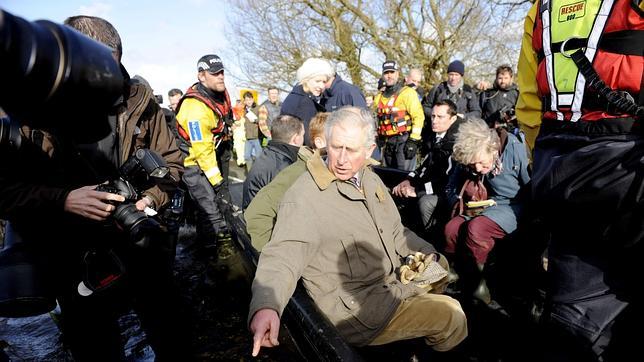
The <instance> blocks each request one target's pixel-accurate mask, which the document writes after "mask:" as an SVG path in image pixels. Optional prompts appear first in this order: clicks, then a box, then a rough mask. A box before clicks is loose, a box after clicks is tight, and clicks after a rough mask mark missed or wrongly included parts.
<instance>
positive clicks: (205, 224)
mask: <svg viewBox="0 0 644 362" xmlns="http://www.w3.org/2000/svg"><path fill="white" fill-rule="evenodd" d="M183 182H184V183H185V184H186V187H187V188H188V193H189V194H190V198H192V200H193V202H194V204H195V206H196V209H197V210H196V211H197V234H198V235H199V238H201V239H202V240H204V241H206V242H212V243H214V242H216V241H217V234H219V233H221V232H223V231H224V230H225V229H226V221H225V219H224V215H223V213H222V212H221V210H220V209H219V203H218V198H221V197H222V196H221V194H222V193H226V192H227V189H225V186H224V184H225V183H226V181H225V180H224V181H223V182H222V183H221V184H220V185H217V186H212V185H211V184H210V181H208V178H207V177H206V175H205V174H204V173H203V171H202V170H201V169H200V168H199V167H198V166H188V167H186V168H185V171H184V173H183Z"/></svg>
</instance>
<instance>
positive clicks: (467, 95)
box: [422, 82, 481, 124]
mask: <svg viewBox="0 0 644 362" xmlns="http://www.w3.org/2000/svg"><path fill="white" fill-rule="evenodd" d="M445 99H449V100H450V101H452V102H454V104H456V112H457V113H462V114H463V115H465V118H470V117H476V118H480V117H481V107H480V106H479V98H478V96H477V95H476V93H474V90H473V89H472V87H470V86H469V85H467V84H463V88H461V89H460V90H459V92H457V93H451V92H450V91H449V88H448V87H447V82H442V83H441V84H439V85H437V86H436V87H434V88H432V90H431V91H429V93H428V94H427V96H425V98H424V99H423V102H422V103H423V110H424V111H425V119H426V120H431V116H432V108H434V104H436V102H438V101H442V100H445ZM425 124H427V122H425Z"/></svg>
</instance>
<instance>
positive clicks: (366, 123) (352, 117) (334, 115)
mask: <svg viewBox="0 0 644 362" xmlns="http://www.w3.org/2000/svg"><path fill="white" fill-rule="evenodd" d="M348 124H354V125H358V126H360V128H362V129H363V131H364V134H365V144H364V146H365V147H366V148H369V147H371V145H373V144H374V143H375V142H376V122H375V121H374V119H373V115H372V114H371V111H369V110H367V109H365V108H360V107H350V106H347V107H342V108H340V109H338V110H336V111H333V112H331V115H330V116H329V118H328V119H327V120H326V124H325V125H324V135H325V136H326V140H327V142H329V140H330V139H331V130H332V129H333V127H334V126H337V125H348Z"/></svg>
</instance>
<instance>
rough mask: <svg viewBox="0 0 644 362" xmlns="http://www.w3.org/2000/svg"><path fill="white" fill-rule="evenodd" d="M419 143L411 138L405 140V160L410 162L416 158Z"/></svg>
mask: <svg viewBox="0 0 644 362" xmlns="http://www.w3.org/2000/svg"><path fill="white" fill-rule="evenodd" d="M419 143H420V142H419V141H416V140H412V139H411V138H409V139H407V142H405V148H404V151H405V158H406V159H408V160H411V159H412V158H414V157H416V153H417V152H418V144H419Z"/></svg>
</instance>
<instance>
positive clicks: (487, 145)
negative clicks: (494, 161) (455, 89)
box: [452, 118, 501, 165]
mask: <svg viewBox="0 0 644 362" xmlns="http://www.w3.org/2000/svg"><path fill="white" fill-rule="evenodd" d="M500 148H501V141H500V140H499V136H498V135H497V133H496V131H495V130H494V129H492V128H490V127H488V125H487V124H486V123H485V122H484V121H483V120H482V119H478V118H475V119H470V120H468V121H465V122H463V124H461V125H460V126H459V127H458V133H457V134H456V142H455V143H454V153H453V154H452V157H453V158H454V160H455V161H456V162H459V163H461V164H463V165H468V164H470V163H472V161H473V160H474V158H476V157H477V156H478V155H480V154H481V153H482V152H485V153H487V154H489V155H492V154H494V153H496V152H499V149H500Z"/></svg>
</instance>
